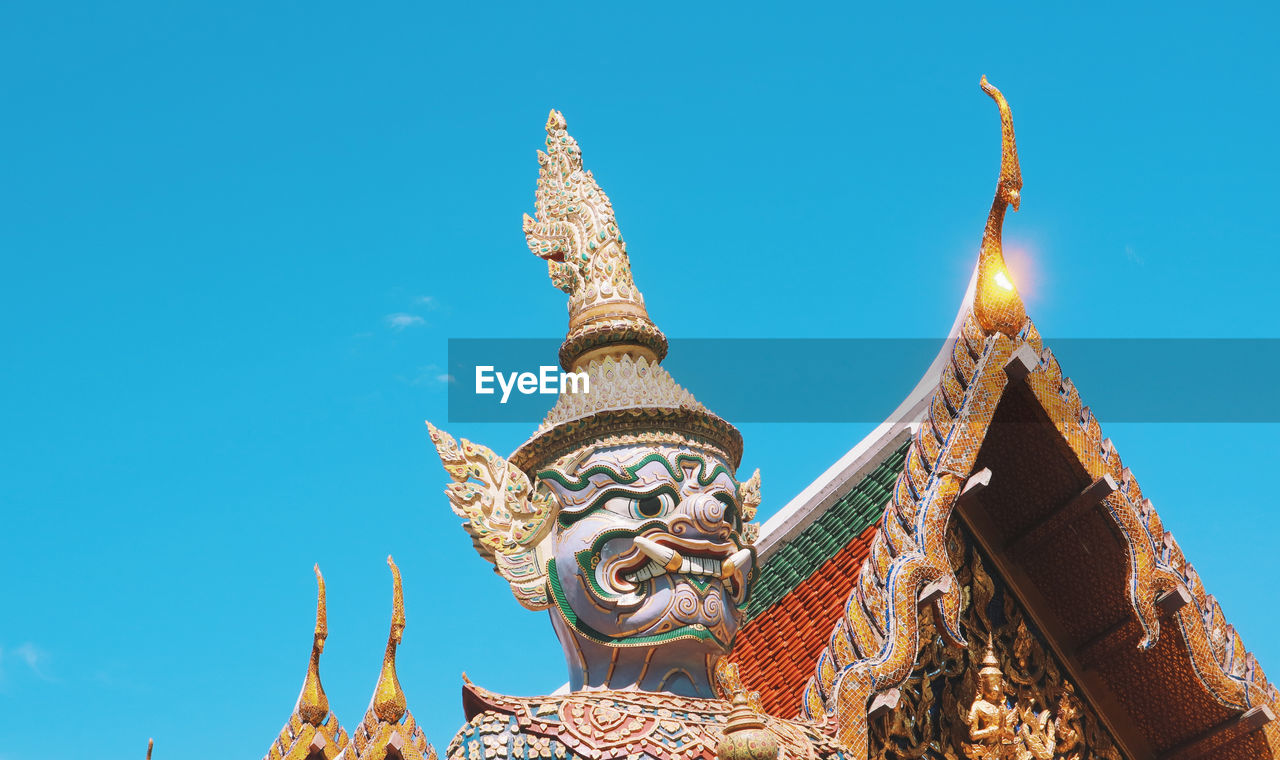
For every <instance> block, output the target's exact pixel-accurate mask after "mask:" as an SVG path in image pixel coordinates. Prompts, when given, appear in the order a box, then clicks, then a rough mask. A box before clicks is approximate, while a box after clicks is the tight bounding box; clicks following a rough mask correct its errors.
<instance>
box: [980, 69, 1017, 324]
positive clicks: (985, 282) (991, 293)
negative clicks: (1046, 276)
mask: <svg viewBox="0 0 1280 760" xmlns="http://www.w3.org/2000/svg"><path fill="white" fill-rule="evenodd" d="M980 84H981V86H982V90H983V92H985V93H987V94H988V95H990V96H991V99H992V100H994V101H995V102H996V107H997V108H999V109H1000V143H1001V151H1000V180H999V183H998V184H997V185H996V197H995V200H993V201H992V202H991V212H990V213H989V214H987V227H986V229H985V230H984V231H983V233H982V251H981V252H980V253H979V254H978V285H977V292H976V294H975V296H974V305H973V312H974V316H975V317H976V318H977V320H978V325H979V326H981V327H982V329H983V331H984V332H987V333H991V332H1002V333H1004V334H1005V335H1009V336H1013V335H1015V334H1016V333H1017V332H1018V330H1020V329H1022V325H1023V323H1024V322H1026V320H1027V310H1026V307H1025V306H1023V304H1022V299H1021V298H1020V297H1019V296H1018V289H1017V287H1016V286H1014V284H1013V279H1012V278H1011V277H1010V276H1009V270H1008V268H1007V267H1006V266H1005V263H1004V248H1003V245H1002V243H1001V235H1002V233H1003V227H1004V212H1005V209H1006V208H1008V207H1009V206H1013V210H1014V211H1017V210H1018V205H1019V203H1020V201H1021V198H1022V170H1021V168H1019V166H1018V146H1017V143H1016V142H1015V141H1014V138H1013V112H1012V111H1011V110H1009V103H1008V101H1006V100H1005V98H1004V95H1003V94H1002V93H1001V92H1000V90H998V89H996V87H995V85H993V84H991V83H990V82H988V81H987V78H986V77H985V76H984V77H982V81H981V82H980Z"/></svg>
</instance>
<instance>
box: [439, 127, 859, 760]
mask: <svg viewBox="0 0 1280 760" xmlns="http://www.w3.org/2000/svg"><path fill="white" fill-rule="evenodd" d="M546 129H547V143H546V144H547V152H546V153H543V152H541V151H539V153H538V162H539V164H540V166H541V168H540V170H539V177H538V189H537V194H536V206H537V218H536V219H532V218H529V217H528V216H526V217H525V219H524V232H525V236H526V238H527V240H528V244H529V247H530V249H532V250H533V252H534V253H535V254H537V255H538V256H540V257H541V258H543V259H545V260H546V261H547V265H548V268H549V270H550V274H551V280H552V282H553V283H554V284H555V285H556V286H557V287H559V288H560V289H561V290H564V291H565V292H566V293H568V294H569V333H568V336H567V337H566V338H565V341H564V343H563V345H562V346H561V348H560V357H559V358H560V364H561V366H563V368H564V369H565V370H566V371H570V372H575V373H582V372H585V373H586V375H587V377H588V378H589V383H588V385H587V386H586V387H587V388H589V389H590V392H583V393H578V392H575V391H570V390H565V391H564V392H562V393H561V395H560V397H559V399H558V400H557V402H556V404H555V406H554V408H552V410H551V412H550V413H549V414H548V415H547V417H546V419H545V420H544V421H543V423H542V425H541V426H540V427H539V428H538V430H537V431H536V432H535V433H534V435H533V437H532V438H530V439H529V440H528V441H527V442H525V443H524V444H523V445H521V446H520V447H519V448H518V449H517V450H516V452H515V453H514V454H512V455H511V457H510V459H509V460H506V459H503V458H502V457H500V456H498V455H496V454H494V453H493V452H492V451H490V450H489V449H487V448H485V447H484V446H480V445H477V444H474V443H471V442H470V441H467V440H465V439H463V440H461V441H455V440H454V439H453V438H452V437H451V436H449V434H447V433H445V432H444V431H442V430H439V429H438V428H436V427H434V426H431V425H430V423H428V427H429V428H430V432H431V439H432V441H433V442H434V443H435V445H436V448H437V450H438V451H439V454H440V458H441V460H442V461H443V462H444V466H445V469H446V470H447V471H448V473H449V475H450V476H451V477H452V478H453V481H454V482H453V483H450V484H449V486H448V488H447V494H448V497H449V501H450V503H451V505H452V507H453V510H454V512H456V513H457V515H458V516H459V517H462V518H463V519H465V520H466V523H465V527H466V529H467V531H468V532H469V533H470V534H471V536H472V538H473V540H474V542H475V546H476V549H477V551H479V552H480V554H481V555H482V556H483V557H484V558H485V559H487V560H489V561H490V562H492V563H493V564H494V566H495V568H496V570H497V572H498V573H499V574H500V575H501V576H502V577H503V578H504V579H506V580H507V582H508V583H509V584H510V585H511V590H512V592H513V593H514V594H515V597H516V599H517V600H519V602H520V603H521V604H522V605H524V606H525V607H527V608H529V609H531V610H550V614H551V621H552V624H553V625H554V627H555V630H556V634H557V636H558V637H559V639H560V643H561V645H562V646H563V648H564V655H565V660H566V662H567V663H568V666H569V680H570V686H571V688H572V693H570V694H567V695H564V696H547V697H519V698H517V697H506V696H502V695H498V694H494V693H491V692H488V691H485V690H483V689H481V688H479V687H478V686H475V685H473V684H471V683H470V682H467V683H466V684H465V685H464V690H463V702H464V709H465V711H466V715H467V718H468V720H469V723H468V725H467V726H466V727H464V728H463V730H462V731H461V732H460V733H459V734H458V735H457V736H456V737H454V740H453V742H452V744H451V745H450V746H449V751H448V754H449V757H451V758H457V760H482V759H483V760H491V759H492V758H536V757H541V758H550V757H555V758H564V757H566V756H569V757H581V758H591V759H592V760H609V759H612V758H623V757H627V758H639V757H642V756H648V757H650V758H661V759H662V760H667V759H668V758H695V757H701V758H708V760H709V759H710V758H712V757H716V755H717V750H719V753H720V754H721V755H727V756H728V757H733V758H741V759H742V760H746V759H747V758H757V759H759V760H771V759H772V758H775V757H777V756H778V755H779V753H780V752H782V753H783V754H785V755H786V756H788V757H810V758H812V757H819V756H821V757H835V756H840V750H839V749H838V747H837V745H836V744H835V743H834V742H833V741H832V740H831V739H829V738H828V737H827V736H826V735H825V734H822V733H821V732H819V731H818V730H816V729H815V728H814V727H812V726H810V725H808V724H804V723H793V722H789V721H784V720H779V719H777V718H773V717H766V716H763V715H759V714H758V705H756V710H753V709H752V707H751V706H750V705H751V697H750V696H749V695H746V694H744V693H741V687H740V686H739V685H737V677H736V671H735V670H734V669H733V668H732V667H731V666H728V665H727V663H726V664H725V665H724V666H723V667H722V668H721V669H720V670H719V671H717V664H719V663H720V661H721V658H722V657H723V656H724V655H725V654H727V653H728V652H729V649H730V647H731V646H732V644H733V640H734V636H735V634H736V632H737V630H738V626H739V624H740V621H741V616H742V613H741V611H740V610H741V607H742V605H743V604H744V602H745V601H746V598H747V594H748V592H749V591H750V588H751V583H752V581H753V580H754V578H755V576H756V574H757V569H756V557H755V550H754V548H753V547H752V541H753V539H754V537H755V535H756V532H757V530H758V527H757V526H755V525H752V524H749V521H750V520H751V519H752V518H753V517H754V516H755V513H756V508H757V507H758V505H759V503H760V478H759V473H758V472H757V473H755V474H754V475H752V476H751V478H749V479H747V480H746V481H739V480H738V479H737V476H736V471H737V468H738V464H739V462H740V460H741V457H742V436H741V435H740V434H739V433H738V431H737V430H736V429H735V428H734V427H733V426H732V425H730V424H729V423H727V422H725V421H724V420H723V419H721V418H719V417H717V416H716V415H714V414H712V413H711V412H710V411H708V410H707V409H706V408H705V407H703V406H702V405H701V404H699V403H698V402H697V401H695V400H694V398H693V396H692V395H690V393H689V392H688V391H686V390H684V389H683V388H681V387H680V386H679V385H677V384H676V382H675V381H674V380H673V379H672V378H671V376H670V375H669V374H668V373H667V372H666V370H664V369H663V368H662V366H661V361H662V358H663V357H664V356H665V355H666V349H667V342H666V338H665V336H663V334H662V332H661V331H659V330H658V328H657V327H656V326H655V325H654V324H653V322H652V321H651V320H650V319H649V315H648V313H647V311H646V310H645V306H644V299H643V297H642V296H641V294H640V292H639V290H637V289H636V286H635V283H634V282H633V281H632V277H631V267H630V263H629V260H628V258H627V250H626V246H625V244H624V243H623V241H622V235H621V233H620V232H619V230H618V226H617V223H616V221H615V219H614V215H613V207H612V206H611V205H610V203H609V199H608V197H607V196H606V195H605V194H604V192H603V191H602V190H601V189H600V187H599V186H598V185H597V184H596V182H595V179H594V178H593V177H592V176H591V172H589V171H585V170H584V169H583V168H582V154H581V151H580V150H579V148H578V143H577V141H576V140H574V139H573V137H571V136H570V135H569V133H568V132H567V131H566V128H565V121H564V117H563V116H561V114H560V113H559V112H557V111H552V112H551V115H550V117H549V118H548V120H547V126H546ZM575 390H576V389H575ZM735 692H736V693H735ZM729 697H733V698H734V701H733V702H732V703H730V702H729V701H727V698H729ZM726 734H728V738H727V739H725V736H726ZM722 740H723V741H722Z"/></svg>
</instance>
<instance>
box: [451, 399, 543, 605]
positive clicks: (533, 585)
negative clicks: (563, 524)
mask: <svg viewBox="0 0 1280 760" xmlns="http://www.w3.org/2000/svg"><path fill="white" fill-rule="evenodd" d="M427 429H428V430H429V431H430V433H431V442H432V443H434V444H435V446H436V451H437V452H438V453H439V454H440V461H441V462H442V463H444V469H445V471H446V472H448V473H449V477H451V478H453V480H454V482H452V483H450V484H449V485H448V486H447V487H446V488H445V494H447V495H448V497H449V505H450V506H451V507H452V508H453V512H454V514H456V515H457V516H458V517H461V518H463V519H464V520H466V522H465V523H464V524H463V527H464V528H466V530H467V532H468V533H470V534H471V539H472V541H473V542H474V543H475V547H476V551H477V552H479V553H480V556H482V557H484V558H485V559H487V560H489V561H490V562H492V563H493V565H494V569H495V570H496V571H497V573H498V574H499V575H501V576H502V577H503V578H504V579H505V580H506V581H507V583H509V584H511V592H512V593H513V594H515V597H516V600H517V601H519V602H520V604H521V605H523V606H525V607H526V608H528V609H531V610H543V609H546V608H547V607H549V606H550V604H551V600H550V598H549V597H548V595H547V583H546V581H547V576H546V569H545V565H544V563H543V562H542V561H541V559H540V558H539V556H538V547H539V545H540V544H541V543H542V540H543V539H544V538H546V536H547V534H548V533H550V531H551V527H552V526H553V525H554V524H555V516H556V511H557V510H556V501H555V497H554V496H552V495H551V494H550V492H548V491H546V490H545V489H538V490H537V491H535V490H534V488H533V486H532V485H531V484H530V482H529V477H528V476H527V475H525V474H524V472H522V471H521V470H520V469H519V468H518V467H516V466H514V465H512V464H511V463H509V462H508V461H507V460H505V459H503V458H502V457H500V456H498V455H497V454H495V453H493V451H491V450H490V449H488V448H486V447H484V446H481V445H479V444H475V443H472V442H471V441H468V440H467V439H465V438H463V439H461V445H459V442H458V441H455V440H454V439H453V436H451V435H449V434H448V433H446V432H444V431H443V430H441V429H439V428H437V427H435V426H434V425H432V424H431V423H430V422H428V423H427Z"/></svg>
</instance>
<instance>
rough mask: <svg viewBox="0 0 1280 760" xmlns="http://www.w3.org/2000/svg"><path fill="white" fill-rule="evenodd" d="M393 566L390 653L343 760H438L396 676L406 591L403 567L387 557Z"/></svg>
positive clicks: (384, 657) (342, 756) (344, 752)
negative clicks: (401, 572)
mask: <svg viewBox="0 0 1280 760" xmlns="http://www.w3.org/2000/svg"><path fill="white" fill-rule="evenodd" d="M387 565H389V566H390V567H391V577H392V583H393V585H392V603H391V633H390V635H389V636H388V637H387V651H386V653H385V654H384V655H383V658H382V670H381V672H380V673H379V674H378V685H377V686H375V687H374V690H373V699H372V700H371V701H370V703H369V709H368V710H366V711H365V714H364V719H363V720H362V721H360V725H358V726H356V728H355V730H354V731H353V732H352V734H351V743H350V744H349V745H348V746H347V748H346V749H345V750H344V751H343V753H342V754H341V755H340V756H339V758H340V760H385V759H386V758H392V759H394V760H435V757H436V751H435V748H434V747H432V746H431V742H429V741H427V737H426V736H425V735H424V734H423V733H422V729H421V728H419V727H418V724H417V722H416V721H415V720H414V719H413V713H411V712H410V711H409V708H408V705H407V703H406V701H405V696H404V691H403V690H402V689H401V688H400V679H399V677H398V676H397V675H396V649H397V648H398V647H399V646H400V641H401V639H402V638H403V637H404V625H405V617H404V591H403V589H402V588H401V584H400V568H399V567H396V563H395V560H393V559H392V558H391V557H390V556H388V557H387Z"/></svg>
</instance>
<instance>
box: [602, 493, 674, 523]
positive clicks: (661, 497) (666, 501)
mask: <svg viewBox="0 0 1280 760" xmlns="http://www.w3.org/2000/svg"><path fill="white" fill-rule="evenodd" d="M675 506H676V498H675V496H672V495H671V494H669V493H655V494H649V495H647V496H614V497H612V498H610V499H608V500H606V501H605V503H604V508H605V509H606V510H608V511H609V512H612V513H613V514H615V515H619V516H621V517H630V518H632V519H633V520H652V519H654V518H657V517H665V516H666V515H668V514H670V513H671V510H673V509H675Z"/></svg>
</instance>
